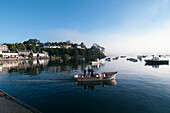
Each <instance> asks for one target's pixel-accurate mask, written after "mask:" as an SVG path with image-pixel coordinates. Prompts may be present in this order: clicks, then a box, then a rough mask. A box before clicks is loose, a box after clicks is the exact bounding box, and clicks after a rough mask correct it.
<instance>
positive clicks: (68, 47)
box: [0, 39, 106, 61]
mask: <svg viewBox="0 0 170 113" xmlns="http://www.w3.org/2000/svg"><path fill="white" fill-rule="evenodd" d="M3 45H6V46H7V47H8V53H10V52H11V53H18V56H15V57H13V56H11V57H10V56H8V57H4V56H3V54H0V60H1V61H2V60H4V61H6V60H32V59H33V60H34V59H63V60H64V61H69V60H70V59H80V58H87V59H96V58H99V59H101V58H104V57H106V56H105V54H104V51H105V48H104V47H101V46H100V45H98V44H96V43H94V44H93V45H92V46H91V47H90V48H87V47H86V45H85V44H84V43H83V42H82V43H81V44H78V43H71V42H70V41H66V42H46V43H42V42H40V41H39V40H37V39H29V40H28V41H24V42H23V43H13V44H12V43H4V44H3ZM20 51H22V53H21V52H20ZM19 52H20V54H19ZM24 52H25V53H26V52H27V54H25V53H24ZM28 52H29V53H28ZM42 53H46V56H42V55H41V54H42Z"/></svg>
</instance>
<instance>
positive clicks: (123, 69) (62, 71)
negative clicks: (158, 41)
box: [0, 58, 170, 113]
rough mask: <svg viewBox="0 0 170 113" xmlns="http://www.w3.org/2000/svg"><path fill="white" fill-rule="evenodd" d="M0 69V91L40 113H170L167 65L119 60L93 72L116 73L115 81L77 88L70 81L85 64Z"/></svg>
mask: <svg viewBox="0 0 170 113" xmlns="http://www.w3.org/2000/svg"><path fill="white" fill-rule="evenodd" d="M167 59H169V58H167ZM0 64H1V65H0V73H1V74H0V89H1V90H3V91H5V92H7V93H8V94H10V95H12V96H13V97H15V98H17V99H18V100H21V101H23V102H25V103H26V104H28V105H30V106H32V107H34V108H36V109H38V110H40V111H41V112H43V113H91V112H93V113H113V112H114V113H170V66H169V65H159V66H158V65H156V66H155V65H154V66H145V62H144V60H142V61H139V60H138V62H136V63H135V62H130V61H126V58H120V59H118V60H114V61H111V62H106V63H105V64H102V65H100V66H95V67H94V70H95V72H96V73H98V72H107V71H118V74H117V76H116V80H113V81H111V82H109V83H102V82H101V83H96V84H86V85H82V84H81V83H76V82H75V81H74V79H73V76H74V75H75V74H77V73H82V72H83V71H82V70H83V68H84V67H87V66H88V64H87V63H85V62H80V61H79V60H78V61H73V62H71V63H69V64H60V63H59V61H48V60H40V61H20V62H1V63H0Z"/></svg>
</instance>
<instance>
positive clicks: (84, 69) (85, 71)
mask: <svg viewBox="0 0 170 113" xmlns="http://www.w3.org/2000/svg"><path fill="white" fill-rule="evenodd" d="M84 77H86V68H84Z"/></svg>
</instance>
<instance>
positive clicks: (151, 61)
mask: <svg viewBox="0 0 170 113" xmlns="http://www.w3.org/2000/svg"><path fill="white" fill-rule="evenodd" d="M145 62H146V64H169V60H159V58H157V57H153V58H152V59H148V60H145Z"/></svg>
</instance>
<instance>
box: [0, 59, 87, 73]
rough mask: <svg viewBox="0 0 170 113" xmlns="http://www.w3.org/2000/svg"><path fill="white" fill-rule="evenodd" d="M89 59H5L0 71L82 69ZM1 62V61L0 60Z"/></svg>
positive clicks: (26, 71)
mask: <svg viewBox="0 0 170 113" xmlns="http://www.w3.org/2000/svg"><path fill="white" fill-rule="evenodd" d="M88 62H89V60H86V61H81V60H80V59H71V60H70V61H68V62H63V63H60V61H59V60H19V61H6V62H4V64H3V65H2V66H1V67H2V69H1V72H0V73H12V72H18V73H20V74H28V75H38V74H40V73H41V71H47V72H53V73H56V72H62V71H74V70H82V71H83V69H84V68H85V67H86V66H87V64H88ZM0 63H1V62H0Z"/></svg>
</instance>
